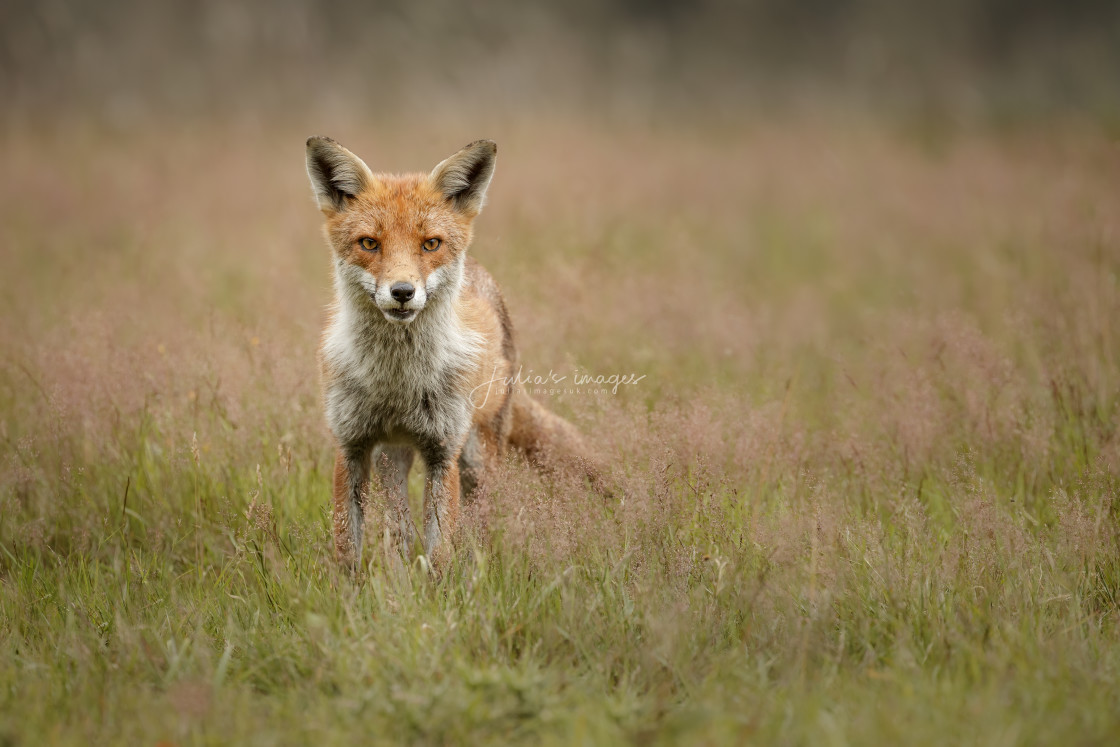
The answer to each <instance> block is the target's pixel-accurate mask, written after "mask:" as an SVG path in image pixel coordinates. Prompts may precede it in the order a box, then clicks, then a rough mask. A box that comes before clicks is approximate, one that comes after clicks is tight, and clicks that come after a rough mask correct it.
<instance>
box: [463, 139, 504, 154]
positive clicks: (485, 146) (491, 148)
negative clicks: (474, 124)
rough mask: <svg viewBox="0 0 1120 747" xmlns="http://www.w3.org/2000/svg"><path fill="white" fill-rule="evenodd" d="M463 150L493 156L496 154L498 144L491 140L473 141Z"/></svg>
mask: <svg viewBox="0 0 1120 747" xmlns="http://www.w3.org/2000/svg"><path fill="white" fill-rule="evenodd" d="M463 150H477V151H483V152H486V153H489V154H490V155H494V154H496V153H497V152H498V144H497V143H495V142H494V141H493V140H475V141H474V142H473V143H471V144H470V145H468V146H467V147H466V148H464V149H463Z"/></svg>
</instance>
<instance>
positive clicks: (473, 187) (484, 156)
mask: <svg viewBox="0 0 1120 747" xmlns="http://www.w3.org/2000/svg"><path fill="white" fill-rule="evenodd" d="M497 155H498V144H497V143H495V142H494V141H493V140H476V141H475V142H473V143H471V144H470V145H468V146H467V147H465V148H463V149H462V150H461V151H459V152H458V153H456V154H455V155H453V156H451V157H450V158H448V159H447V160H445V161H443V162H442V163H440V164H439V165H438V166H436V167H435V168H434V169H432V173H431V174H429V175H428V181H429V182H431V184H432V186H433V187H435V188H436V189H438V190H439V191H440V192H442V193H443V196H444V197H446V198H447V199H448V200H450V201H451V203H452V205H454V206H455V209H456V210H458V211H460V212H462V213H466V214H467V215H469V216H470V217H472V218H473V217H474V216H476V215H478V214H479V212H480V211H481V210H482V206H483V204H484V203H485V202H486V188H487V187H489V186H490V178H491V177H492V176H494V161H495V160H496V158H497Z"/></svg>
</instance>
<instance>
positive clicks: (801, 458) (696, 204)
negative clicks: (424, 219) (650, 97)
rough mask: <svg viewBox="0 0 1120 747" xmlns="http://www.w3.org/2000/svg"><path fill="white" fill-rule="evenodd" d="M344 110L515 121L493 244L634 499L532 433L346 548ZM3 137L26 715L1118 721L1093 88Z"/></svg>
mask: <svg viewBox="0 0 1120 747" xmlns="http://www.w3.org/2000/svg"><path fill="white" fill-rule="evenodd" d="M323 121H331V122H335V123H336V126H337V128H338V129H335V130H333V131H329V132H322V133H320V132H318V131H317V130H319V129H320V128H321V124H322V122H323ZM311 134H328V135H331V136H333V137H335V138H336V139H338V140H339V141H341V142H343V143H344V144H346V145H347V146H349V147H350V148H352V149H353V150H355V151H356V152H357V153H359V154H360V155H362V156H363V157H364V158H365V160H366V161H367V162H368V163H370V164H371V166H373V167H374V168H375V169H382V170H388V171H399V170H427V169H428V168H430V167H431V166H432V165H434V164H435V163H436V162H437V161H438V160H440V159H442V158H443V157H444V156H446V155H447V154H449V153H451V152H452V151H454V150H455V149H457V148H458V147H460V146H461V145H463V144H464V143H466V142H468V141H470V140H473V139H476V138H478V137H492V138H494V139H496V140H497V141H498V142H499V156H498V169H497V175H496V177H495V180H494V184H493V186H492V189H491V192H490V202H489V206H488V207H487V209H486V210H485V211H484V213H483V214H482V216H481V217H480V218H479V221H478V223H477V226H476V239H475V244H474V248H473V250H472V251H473V254H474V256H475V257H477V258H478V259H480V260H481V261H482V262H483V264H485V265H486V266H487V267H488V269H489V270H490V271H491V272H492V274H493V275H494V276H495V277H496V278H497V279H498V281H499V282H500V283H501V285H502V286H503V288H504V290H505V293H506V298H507V301H508V303H509V306H510V309H511V313H512V316H513V320H514V324H515V326H516V328H517V333H518V339H519V343H520V346H521V349H522V356H523V360H524V361H525V369H526V370H525V373H529V369H532V372H533V374H534V375H547V373H548V372H549V371H551V372H553V373H554V374H555V375H557V376H564V377H566V379H564V380H562V383H560V384H557V385H555V386H552V387H548V388H550V389H553V390H555V391H543V392H541V393H538V394H537V397H538V398H539V399H541V400H544V401H546V402H547V403H548V404H549V405H550V406H551V407H553V408H555V409H556V410H558V411H560V412H562V413H564V414H565V415H567V416H568V417H570V418H571V419H572V420H573V421H574V422H576V423H577V424H578V425H579V427H580V428H581V429H582V430H583V431H584V432H585V433H587V434H588V435H589V437H590V438H591V439H592V440H593V441H595V442H596V443H597V444H598V445H599V448H601V450H602V453H604V454H605V455H607V456H608V457H609V459H610V460H611V462H612V465H613V467H612V469H613V476H614V478H615V479H616V480H617V481H618V482H619V483H620V484H622V485H624V486H625V488H624V490H623V491H621V493H620V495H619V496H618V497H617V498H615V499H613V500H603V499H602V498H599V497H598V496H596V495H595V494H593V493H591V492H590V491H589V490H588V489H587V488H586V486H585V485H584V484H582V483H580V482H578V481H576V480H574V479H569V478H567V477H565V476H563V475H554V476H551V477H542V476H540V475H539V474H537V473H535V472H534V471H533V470H532V469H531V468H529V467H528V466H527V465H525V464H524V463H523V462H522V461H520V460H518V459H517V458H513V459H511V460H510V461H509V463H508V464H507V465H506V467H505V468H504V469H503V471H502V473H501V474H500V475H499V476H498V479H497V480H496V481H495V483H494V484H493V485H492V486H491V487H490V489H489V490H488V491H487V492H486V493H485V494H484V495H482V496H480V497H479V498H478V499H477V500H476V501H475V502H474V503H472V504H471V505H470V506H469V507H468V508H467V510H466V516H465V520H464V526H463V531H462V534H461V536H460V538H459V541H458V547H457V551H456V555H455V560H454V563H453V565H452V567H451V569H450V570H449V571H448V572H447V573H446V574H445V575H444V576H443V577H442V578H440V579H438V580H431V579H429V578H428V577H427V576H426V575H425V574H424V573H423V572H422V571H421V570H420V569H419V567H418V565H416V564H414V565H413V566H412V567H410V568H408V569H406V570H402V569H400V568H399V567H398V568H395V567H394V565H393V564H392V563H389V562H387V557H386V555H385V551H384V544H383V542H382V539H381V536H382V526H381V524H382V521H381V519H380V517H381V515H382V509H381V508H380V506H379V504H378V500H379V498H377V497H376V496H375V497H374V498H373V499H372V504H373V505H372V506H371V509H370V515H371V516H372V517H373V520H372V521H371V522H370V523H369V527H368V534H367V545H366V547H367V550H366V556H365V561H366V564H365V567H364V568H363V570H362V571H361V572H360V573H359V574H358V576H357V577H356V578H351V577H349V576H348V575H347V574H345V573H343V572H342V571H341V570H340V569H339V568H338V567H336V565H335V563H334V560H333V557H332V555H331V542H330V539H329V533H330V523H329V513H328V504H329V481H330V473H331V460H332V451H331V449H332V445H331V442H330V437H329V434H328V432H327V430H326V427H325V425H324V422H323V418H322V413H321V407H320V402H319V390H318V381H317V369H316V364H315V349H316V346H317V342H318V333H319V328H320V325H321V323H322V321H323V318H324V307H325V305H326V304H327V303H328V301H329V299H330V284H329V268H328V254H327V249H326V247H325V244H324V242H323V240H322V238H321V236H320V235H319V215H318V213H317V211H316V210H315V208H314V206H313V203H312V200H311V196H310V190H309V187H308V184H307V180H306V176H305V174H304V171H303V143H304V140H305V139H306V137H307V136H308V135H311ZM0 175H2V178H0V246H2V252H3V253H2V257H0V278H2V279H0V314H2V319H3V322H2V326H0V351H2V357H0V442H2V444H3V449H2V451H3V453H2V456H0V459H2V461H0V743H2V744H12V745H23V744H27V745H31V744H90V743H121V744H161V743H162V744H178V745H190V744H214V743H232V744H304V743H316V744H320V743H321V744H335V743H366V742H368V741H386V742H410V743H437V744H456V743H466V744H473V743H482V742H495V743H526V744H569V743H585V744H604V743H639V744H654V743H686V744H705V743H707V744H713V743H742V742H749V743H757V744H774V743H781V744H806V745H842V744H873V743H884V744H894V743H900V742H907V743H914V744H950V743H956V744H983V745H1002V744H1021V743H1038V744H1047V743H1053V744H1058V743H1060V744H1106V743H1115V742H1116V741H1117V740H1120V708H1118V705H1117V704H1120V287H1118V273H1120V150H1117V146H1116V140H1115V134H1114V133H1113V134H1112V135H1111V136H1110V135H1109V133H1108V131H1107V130H1106V129H1104V128H1102V127H1101V126H1099V125H1095V124H1091V123H1086V122H1078V121H1075V120H1073V119H1070V120H1062V119H1060V118H1059V119H1055V120H1051V121H1047V122H1038V123H1028V124H1024V125H1022V126H1008V127H997V126H995V125H991V126H976V127H969V128H954V127H939V126H932V127H914V126H908V125H907V124H906V120H904V119H894V120H891V119H887V118H863V117H859V116H848V117H845V116H836V117H834V118H832V119H830V120H828V121H822V120H818V119H815V118H812V117H808V116H799V115H797V114H793V113H791V114H788V115H786V116H784V118H775V119H764V118H759V119H754V120H752V119H746V120H744V121H740V122H736V123H735V124H734V126H732V125H730V124H721V123H720V122H719V121H713V122H710V123H707V124H700V123H699V122H698V121H691V122H677V123H675V124H664V125H661V126H655V125H643V126H628V125H627V124H625V123H620V122H619V120H617V119H613V120H612V119H609V118H604V119H602V120H601V121H600V120H596V119H594V118H591V117H579V116H571V117H566V116H564V115H563V114H556V113H553V114H551V115H548V116H545V115H532V116H524V117H517V118H514V117H512V116H505V117H492V118H489V119H487V118H485V117H479V118H476V119H461V120H450V121H449V120H447V119H440V118H431V119H429V120H425V121H423V122H421V123H420V124H417V123H416V122H403V121H401V122H398V121H392V120H376V121H371V120H369V119H362V118H360V117H349V118H347V117H335V118H333V119H330V120H322V119H320V120H315V119H313V118H311V117H310V116H308V117H306V118H301V117H298V116H297V117H293V118H291V119H289V120H283V119H279V120H275V121H260V120H259V119H254V118H251V117H238V116H231V117H229V118H228V119H221V118H211V119H207V120H202V121H182V122H181V121H178V120H176V119H174V118H167V119H166V120H161V121H155V122H149V123H148V124H146V125H144V126H137V127H133V128H127V127H125V128H121V127H112V126H108V125H94V124H90V123H86V122H83V121H65V120H59V121H56V122H51V123H50V124H49V125H46V126H43V125H39V124H36V125H34V126H33V125H32V124H29V123H28V122H24V123H22V124H21V123H19V122H16V121H9V122H8V124H7V125H6V126H5V127H4V129H3V130H2V132H0ZM630 374H633V375H634V376H635V377H644V378H641V379H640V381H637V382H636V383H633V384H624V385H621V386H619V387H618V389H617V391H611V390H610V389H611V387H610V386H607V387H587V386H584V387H580V388H578V391H577V387H576V386H575V384H574V381H575V377H576V376H577V375H592V376H600V375H601V376H608V377H609V376H611V375H622V376H625V375H630ZM420 480H421V477H420V476H419V475H418V474H415V473H414V474H413V476H412V482H413V486H412V487H413V499H414V501H415V500H416V498H417V491H418V489H419V488H420ZM415 513H416V512H415V511H414V515H415Z"/></svg>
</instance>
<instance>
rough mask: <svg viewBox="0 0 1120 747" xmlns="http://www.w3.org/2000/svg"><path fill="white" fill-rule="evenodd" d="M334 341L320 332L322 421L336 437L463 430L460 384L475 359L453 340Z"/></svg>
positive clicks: (465, 415)
mask: <svg viewBox="0 0 1120 747" xmlns="http://www.w3.org/2000/svg"><path fill="white" fill-rule="evenodd" d="M343 334H344V333H343ZM332 342H333V343H334V344H332ZM342 342H343V341H342V340H338V339H334V340H332V339H331V336H330V335H328V337H327V339H326V340H325V341H324V348H323V362H324V373H325V374H326V382H325V384H326V386H325V393H326V411H327V412H326V415H327V423H328V425H329V426H330V428H331V430H332V431H333V432H334V434H335V436H336V437H338V438H339V440H340V441H343V442H350V443H353V442H357V441H365V440H374V441H402V440H403V441H415V440H417V439H425V438H436V439H445V438H451V437H456V436H458V435H460V434H462V433H465V432H466V430H467V429H468V428H469V427H470V421H471V417H470V409H471V405H470V401H469V399H468V397H467V395H466V393H465V392H464V391H463V389H464V386H463V384H464V382H465V381H466V380H468V379H469V377H470V375H471V373H472V371H473V368H474V366H475V361H474V360H473V358H472V357H471V356H470V355H466V354H463V353H462V352H457V350H456V347H455V346H454V344H450V345H449V344H448V343H449V342H450V343H454V342H455V341H454V340H451V341H447V340H438V339H436V340H432V339H420V340H412V341H406V342H407V343H411V344H406V342H401V341H396V340H379V339H372V340H370V339H365V340H362V339H357V340H356V339H353V338H351V339H349V340H346V341H345V342H344V344H339V343H342Z"/></svg>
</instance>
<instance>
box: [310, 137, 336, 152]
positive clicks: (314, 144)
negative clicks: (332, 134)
mask: <svg viewBox="0 0 1120 747" xmlns="http://www.w3.org/2000/svg"><path fill="white" fill-rule="evenodd" d="M334 144H335V142H334V140H332V139H331V138H329V137H327V136H326V135H312V136H311V137H309V138H307V149H308V150H312V149H315V150H317V149H319V148H321V147H322V146H324V145H334Z"/></svg>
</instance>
